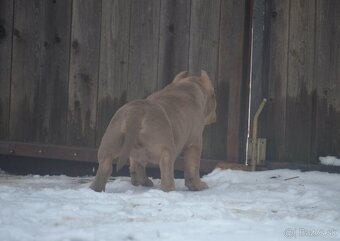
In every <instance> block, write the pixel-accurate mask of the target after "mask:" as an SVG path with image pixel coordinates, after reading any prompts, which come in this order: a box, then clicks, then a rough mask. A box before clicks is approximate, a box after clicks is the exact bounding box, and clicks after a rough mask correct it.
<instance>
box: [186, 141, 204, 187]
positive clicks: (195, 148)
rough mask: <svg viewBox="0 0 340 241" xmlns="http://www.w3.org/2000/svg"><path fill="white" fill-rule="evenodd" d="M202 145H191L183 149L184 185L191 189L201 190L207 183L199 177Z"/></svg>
mask: <svg viewBox="0 0 340 241" xmlns="http://www.w3.org/2000/svg"><path fill="white" fill-rule="evenodd" d="M201 153H202V145H191V146H189V147H187V148H186V149H185V151H184V178H185V186H187V187H188V188H189V190H191V191H201V190H204V189H207V188H208V185H207V184H206V183H205V182H203V181H202V180H201V179H200V173H199V172H200V161H201Z"/></svg>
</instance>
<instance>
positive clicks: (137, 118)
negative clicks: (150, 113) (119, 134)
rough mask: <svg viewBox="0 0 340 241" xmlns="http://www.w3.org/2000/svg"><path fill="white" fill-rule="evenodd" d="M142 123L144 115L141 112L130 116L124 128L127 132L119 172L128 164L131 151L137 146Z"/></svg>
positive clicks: (119, 159) (118, 163)
mask: <svg viewBox="0 0 340 241" xmlns="http://www.w3.org/2000/svg"><path fill="white" fill-rule="evenodd" d="M141 122H142V113H140V112H139V111H137V112H132V113H129V114H128V116H127V118H126V122H125V126H124V127H123V129H124V132H125V135H124V143H123V147H122V150H121V152H120V155H119V158H118V161H117V164H116V168H117V172H118V171H119V170H120V169H122V168H123V166H124V165H126V164H127V162H128V161H129V158H130V152H131V150H132V149H133V148H134V147H135V146H136V145H137V142H138V138H139V131H140V129H141Z"/></svg>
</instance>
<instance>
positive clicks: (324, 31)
mask: <svg viewBox="0 0 340 241" xmlns="http://www.w3.org/2000/svg"><path fill="white" fill-rule="evenodd" d="M266 7H267V13H268V22H267V30H268V32H267V35H266V37H267V39H266V41H265V68H264V76H265V77H267V78H265V79H266V81H267V82H266V83H264V84H263V86H268V89H266V90H264V94H263V95H264V96H268V97H269V100H270V101H269V104H268V109H267V124H266V128H264V135H265V136H267V137H268V159H269V160H276V161H285V162H300V163H311V164H312V163H317V162H318V157H319V156H324V155H335V156H338V157H340V1H338V0H271V1H267V2H266ZM266 92H267V93H266Z"/></svg>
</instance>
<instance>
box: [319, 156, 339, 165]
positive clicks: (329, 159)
mask: <svg viewBox="0 0 340 241" xmlns="http://www.w3.org/2000/svg"><path fill="white" fill-rule="evenodd" d="M319 160H320V163H321V164H323V165H330V166H340V159H339V158H336V157H335V156H325V157H322V156H320V157H319Z"/></svg>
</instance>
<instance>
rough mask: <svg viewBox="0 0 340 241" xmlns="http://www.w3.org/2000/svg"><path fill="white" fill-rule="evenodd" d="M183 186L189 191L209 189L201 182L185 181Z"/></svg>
mask: <svg viewBox="0 0 340 241" xmlns="http://www.w3.org/2000/svg"><path fill="white" fill-rule="evenodd" d="M185 186H187V187H188V188H189V190H190V191H202V190H205V189H208V188H209V187H208V185H207V184H206V183H205V182H203V181H201V180H197V181H193V180H188V181H187V180H186V181H185Z"/></svg>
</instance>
